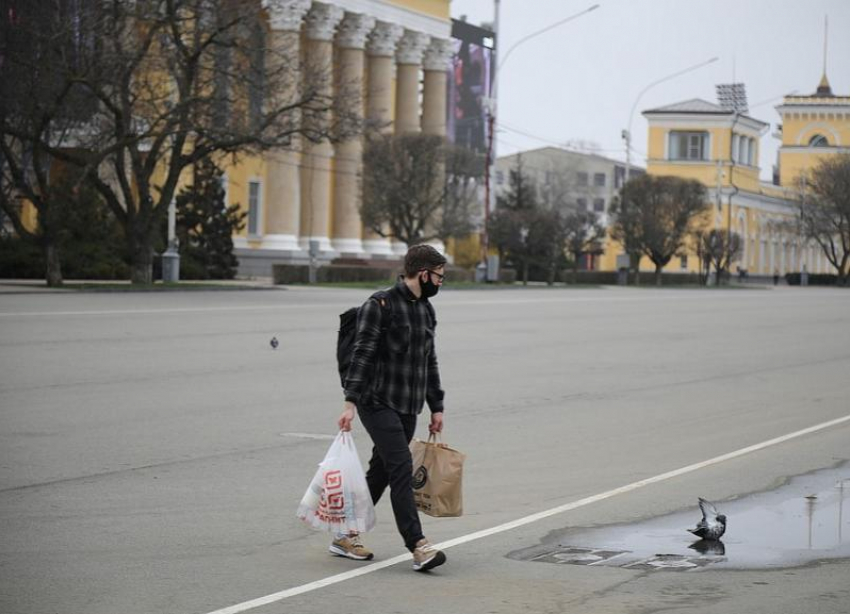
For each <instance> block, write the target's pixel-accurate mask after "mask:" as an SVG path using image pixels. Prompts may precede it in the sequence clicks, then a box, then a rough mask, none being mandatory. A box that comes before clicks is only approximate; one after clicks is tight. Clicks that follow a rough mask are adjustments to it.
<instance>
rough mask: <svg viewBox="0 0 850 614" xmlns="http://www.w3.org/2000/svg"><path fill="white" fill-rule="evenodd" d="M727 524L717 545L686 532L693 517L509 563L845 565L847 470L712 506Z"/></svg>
mask: <svg viewBox="0 0 850 614" xmlns="http://www.w3.org/2000/svg"><path fill="white" fill-rule="evenodd" d="M716 505H717V508H718V511H719V512H720V513H721V514H725V515H726V516H727V519H728V520H727V528H726V534H725V535H724V536H723V539H722V542H707V541H703V540H696V538H695V537H694V536H693V535H691V534H690V533H688V532H687V529H689V528H693V527H694V526H695V525H696V523H697V521H699V519H700V518H701V517H702V516H701V514H700V511H699V508H698V507H697V502H696V501H694V505H693V508H692V509H689V510H686V511H683V512H676V513H674V514H668V515H666V516H660V517H657V518H652V519H649V520H646V521H643V522H638V523H634V524H628V525H612V526H606V527H599V528H592V529H569V530H567V531H565V532H564V533H561V534H560V535H559V536H558V542H559V543H557V544H554V543H550V544H548V545H541V546H536V547H534V548H530V549H528V550H524V551H520V552H516V553H513V554H512V555H511V557H512V558H519V559H521V560H532V561H540V562H548V563H558V564H572V565H593V566H616V567H627V568H637V569H667V570H676V571H687V570H693V569H699V568H703V567H707V566H710V567H712V568H715V567H716V568H720V567H722V568H726V569H744V568H769V567H795V566H799V565H805V564H807V563H811V562H813V561H817V560H823V559H832V558H850V467H848V466H847V465H846V464H843V465H841V466H839V467H833V468H830V469H824V470H821V471H817V472H814V473H810V474H806V475H802V476H797V477H794V478H792V479H790V480H789V481H788V482H787V483H786V484H784V485H783V486H781V487H780V488H777V489H776V490H772V491H767V492H761V493H755V494H751V495H747V496H744V497H742V498H740V499H735V500H733V501H726V502H716Z"/></svg>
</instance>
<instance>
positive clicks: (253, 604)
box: [208, 415, 850, 614]
mask: <svg viewBox="0 0 850 614" xmlns="http://www.w3.org/2000/svg"><path fill="white" fill-rule="evenodd" d="M845 422H850V415H847V416H844V417H842V418H836V419H835V420H830V421H828V422H822V423H820V424H816V425H815V426H810V427H809V428H805V429H802V430H800V431H795V432H793V433H789V434H787V435H782V436H780V437H776V438H774V439H769V440H767V441H763V442H761V443H757V444H755V445H752V446H747V447H746V448H741V449H740V450H735V451H734V452H729V453H728V454H722V455H720V456H715V457H714V458H710V459H708V460H705V461H702V462H699V463H694V464H692V465H687V466H686V467H681V468H679V469H674V470H673V471H668V472H666V473H662V474H659V475H656V476H654V477H651V478H646V479H645V480H639V481H637V482H632V483H631V484H627V485H625V486H621V487H619V488H614V489H613V490H608V491H605V492H603V493H599V494H598V495H593V496H590V497H585V498H584V499H579V500H578V501H573V502H572V503H567V504H565V505H560V506H558V507H553V508H552V509H548V510H545V511H543V512H538V513H537V514H531V515H530V516H525V517H523V518H518V519H517V520H513V521H511V522H506V523H504V524H500V525H497V526H495V527H491V528H489V529H484V530H482V531H476V532H475V533H469V534H468V535H462V536H461V537H456V538H455V539H450V540H448V541H444V542H442V543H440V544H435V545H436V547H437V548H440V549H443V550H445V549H447V548H451V547H453V546H459V545H461V544H467V543H469V542H473V541H476V540H479V539H482V538H484V537H490V536H491V535H496V534H498V533H504V532H505V531H510V530H512V529H517V528H519V527H523V526H525V525H528V524H532V523H534V522H537V521H539V520H544V519H546V518H549V517H550V516H555V515H557V514H563V513H564V512H569V511H571V510H574V509H578V508H580V507H584V506H586V505H590V504H592V503H598V502H599V501H603V500H604V499H610V498H611V497H616V496H617V495H623V494H626V493H629V492H631V491H633V490H637V489H639V488H643V487H644V486H649V485H651V484H657V483H658V482H663V481H665V480H669V479H672V478H675V477H679V476H681V475H685V474H686V473H691V472H693V471H697V470H699V469H705V468H706V467H710V466H712V465H718V464H720V463H723V462H726V461H728V460H732V459H733V458H738V457H740V456H744V455H745V454H750V453H752V452H758V451H759V450H764V449H765V448H769V447H771V446H775V445H778V444H780V443H784V442H786V441H790V440H792V439H796V438H798V437H803V436H804V435H810V434H812V433H816V432H817V431H822V430H824V429H828V428H830V427H833V426H838V425H839V424H843V423H845ZM405 561H410V555H409V554H402V555H399V556H396V557H393V558H391V559H387V560H386V561H380V562H378V563H372V564H371V565H367V566H365V567H360V568H359V569H356V570H352V571H347V572H345V573H341V574H337V575H335V576H329V577H327V578H323V579H321V580H316V581H315V582H310V583H309V584H302V585H301V586H296V587H294V588H289V589H286V590H283V591H280V592H277V593H272V594H271V595H266V596H265V597H259V598H257V599H252V600H251V601H244V602H242V603H238V604H236V605H233V606H230V607H227V608H223V609H221V610H215V611H214V612H209V613H208V614H239V613H240V612H246V611H248V610H253V609H255V608H259V607H262V606H266V605H269V604H271V603H275V602H278V601H283V600H284V599H288V598H290V597H295V596H296V595H302V594H304V593H309V592H311V591H314V590H317V589H320V588H324V587H326V586H330V585H332V584H338V583H340V582H345V581H346V580H351V579H352V578H357V577H358V576H364V575H366V574H370V573H374V572H376V571H380V570H381V569H384V568H386V567H391V566H392V565H396V564H397V563H403V562H405Z"/></svg>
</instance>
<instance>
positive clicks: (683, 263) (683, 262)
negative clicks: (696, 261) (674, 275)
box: [679, 256, 688, 271]
mask: <svg viewBox="0 0 850 614" xmlns="http://www.w3.org/2000/svg"><path fill="white" fill-rule="evenodd" d="M679 268H680V269H682V270H683V271H687V270H688V257H687V256H679Z"/></svg>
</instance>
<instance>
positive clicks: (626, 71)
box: [451, 0, 850, 179]
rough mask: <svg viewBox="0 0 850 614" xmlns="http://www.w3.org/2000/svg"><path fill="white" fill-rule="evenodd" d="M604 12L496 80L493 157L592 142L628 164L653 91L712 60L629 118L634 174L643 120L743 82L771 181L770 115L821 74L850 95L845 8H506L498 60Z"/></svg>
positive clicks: (457, 5)
mask: <svg viewBox="0 0 850 614" xmlns="http://www.w3.org/2000/svg"><path fill="white" fill-rule="evenodd" d="M595 3H598V4H599V5H600V6H599V8H598V9H596V10H594V11H592V12H590V13H588V14H586V15H583V16H582V17H579V18H577V19H576V20H574V21H571V22H569V23H565V24H563V25H561V26H559V27H557V28H555V29H553V30H551V31H549V32H546V33H543V34H541V35H539V36H536V37H533V38H531V39H529V40H527V41H525V42H522V43H521V44H519V45H518V46H517V47H516V48H515V49H514V50H513V51H512V52H511V54H510V58H509V59H508V61H507V62H506V63H505V65H504V67H503V69H500V70H499V74H498V79H499V88H498V96H499V122H500V128H499V132H498V135H497V136H498V138H497V141H498V154H499V155H504V154H510V153H514V152H516V151H523V150H527V149H533V148H537V147H545V146H547V145H558V144H569V143H571V142H572V143H573V144H575V143H577V142H581V141H584V142H591V143H593V145H594V146H595V147H598V150H599V151H598V153H600V154H601V155H605V156H608V157H612V158H617V159H625V150H624V145H623V142H622V139H621V138H620V134H621V131H622V130H623V129H624V128H626V127H627V125H628V123H629V116H630V111H631V109H632V107H633V105H634V104H635V101H636V99H637V98H638V95H639V94H640V93H641V90H643V89H644V88H645V87H646V86H647V85H649V84H650V83H652V82H654V81H657V80H659V79H661V78H663V77H666V76H668V75H671V74H673V73H676V72H678V71H680V70H682V69H685V68H687V67H689V66H693V65H695V64H699V63H700V62H703V61H706V60H709V59H710V58H712V57H714V56H717V57H718V58H719V59H718V61H716V62H714V63H712V64H709V65H707V66H705V67H703V68H700V69H698V70H695V71H693V72H690V73H687V74H684V75H681V76H679V77H676V78H674V79H672V80H670V81H667V82H664V83H661V84H659V85H657V86H654V87H652V88H651V89H649V90H648V91H647V92H646V93H645V94H643V96H641V97H640V100H639V101H638V105H637V110H636V111H635V113H634V116H633V118H632V134H633V135H634V136H633V141H632V147H633V154H632V163H633V164H634V163H637V164H639V165H641V166H642V165H644V164H645V157H644V156H645V153H646V130H647V124H646V121H645V120H644V118H643V117H642V116H641V111H642V110H645V109H650V108H654V107H659V106H664V105H667V104H672V103H675V102H679V101H682V100H687V99H690V98H703V99H705V100H709V101H711V102H716V95H715V90H714V86H715V84H717V83H730V82H732V81H733V79H734V80H735V81H738V82H743V83H745V84H746V87H747V94H748V98H749V103H750V115H752V116H754V117H756V118H758V119H760V120H762V121H764V122H769V123H770V125H771V128H770V131H769V132H768V133H767V134H766V135H765V136H764V137H763V139H762V153H761V159H760V165H761V167H762V177H763V178H764V179H769V178H770V176H771V166H772V165H773V164H774V163H775V160H776V150H777V148H778V141H777V139H775V138H774V137H773V136H772V135H773V133H774V132H775V130H776V125H777V123H778V121H779V115H778V114H777V112H776V110H775V109H774V107H775V106H776V105H777V104H779V103H780V102H781V97H782V96H783V95H786V94H789V93H792V92H794V91H795V90H796V92H797V93H799V94H811V93H813V92H814V90H815V89H816V88H817V85H818V82H819V81H820V78H821V74H822V71H823V50H824V17H828V19H829V43H828V56H827V76H828V77H829V81H830V84H831V85H832V90H833V92H834V93H835V94H836V95H843V96H850V0H502V2H501V15H500V28H501V33H500V34H501V37H500V38H501V40H500V47H501V52H502V53H504V52H506V51H507V50H509V49H510V48H511V47H512V46H513V45H514V44H515V43H517V41H519V40H520V39H522V38H523V37H526V36H528V35H530V34H533V33H534V32H537V31H539V30H542V29H544V28H546V27H547V26H549V25H551V24H553V23H555V22H558V21H559V20H562V19H564V18H566V17H569V16H570V15H573V14H575V13H578V12H580V11H583V10H584V9H586V8H588V7H590V6H591V5H593V4H595ZM451 10H452V17H454V18H460V16H461V15H466V16H467V20H468V21H469V22H470V23H472V24H475V25H478V24H480V23H482V22H485V21H492V19H493V14H494V13H493V10H494V9H493V0H452V9H451Z"/></svg>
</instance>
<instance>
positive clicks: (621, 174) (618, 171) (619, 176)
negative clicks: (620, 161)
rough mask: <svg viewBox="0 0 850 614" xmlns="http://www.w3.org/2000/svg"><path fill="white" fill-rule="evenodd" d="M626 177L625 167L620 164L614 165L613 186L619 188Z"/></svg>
mask: <svg viewBox="0 0 850 614" xmlns="http://www.w3.org/2000/svg"><path fill="white" fill-rule="evenodd" d="M625 179H626V169H625V168H623V167H622V166H615V167H614V187H615V188H616V189H618V190H619V189H620V188H621V187H623V183H625Z"/></svg>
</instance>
